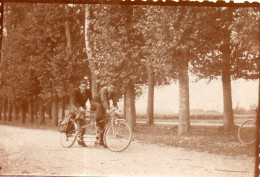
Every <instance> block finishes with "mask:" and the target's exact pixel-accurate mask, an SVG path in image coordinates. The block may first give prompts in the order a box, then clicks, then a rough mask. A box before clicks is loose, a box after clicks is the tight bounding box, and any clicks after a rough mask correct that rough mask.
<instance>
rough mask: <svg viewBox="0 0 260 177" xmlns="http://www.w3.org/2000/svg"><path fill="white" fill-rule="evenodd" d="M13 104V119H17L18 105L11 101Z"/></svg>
mask: <svg viewBox="0 0 260 177" xmlns="http://www.w3.org/2000/svg"><path fill="white" fill-rule="evenodd" d="M13 105H14V119H15V120H18V106H17V104H16V103H15V102H13Z"/></svg>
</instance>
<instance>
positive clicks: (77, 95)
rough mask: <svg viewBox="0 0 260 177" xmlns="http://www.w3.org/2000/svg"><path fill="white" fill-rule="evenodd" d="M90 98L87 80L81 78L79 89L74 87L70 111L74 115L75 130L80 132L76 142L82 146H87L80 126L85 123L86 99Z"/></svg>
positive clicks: (83, 131)
mask: <svg viewBox="0 0 260 177" xmlns="http://www.w3.org/2000/svg"><path fill="white" fill-rule="evenodd" d="M88 100H89V101H90V102H91V100H92V95H91V91H90V90H89V89H88V82H87V81H85V80H83V81H81V82H80V86H79V89H76V90H75V91H74V93H73V97H72V110H71V112H72V113H73V115H74V118H75V120H76V123H77V127H76V131H79V132H80V137H79V140H78V144H80V145H82V146H85V147H86V146H87V145H86V144H85V143H84V141H83V135H84V133H85V129H84V130H83V129H81V126H83V125H85V124H86V123H85V115H86V112H85V110H86V103H87V101H88Z"/></svg>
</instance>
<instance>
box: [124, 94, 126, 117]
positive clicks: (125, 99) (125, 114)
mask: <svg viewBox="0 0 260 177" xmlns="http://www.w3.org/2000/svg"><path fill="white" fill-rule="evenodd" d="M124 118H125V119H126V92H125V93H124Z"/></svg>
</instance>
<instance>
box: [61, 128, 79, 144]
mask: <svg viewBox="0 0 260 177" xmlns="http://www.w3.org/2000/svg"><path fill="white" fill-rule="evenodd" d="M76 138H77V134H76V131H75V127H74V124H73V123H72V124H70V125H69V127H68V131H66V132H61V133H60V143H61V145H62V146H63V147H66V148H69V147H71V146H72V145H73V144H74V143H75V141H76Z"/></svg>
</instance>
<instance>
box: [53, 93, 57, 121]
mask: <svg viewBox="0 0 260 177" xmlns="http://www.w3.org/2000/svg"><path fill="white" fill-rule="evenodd" d="M52 125H55V126H58V95H57V93H54V95H53V100H52Z"/></svg>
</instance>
